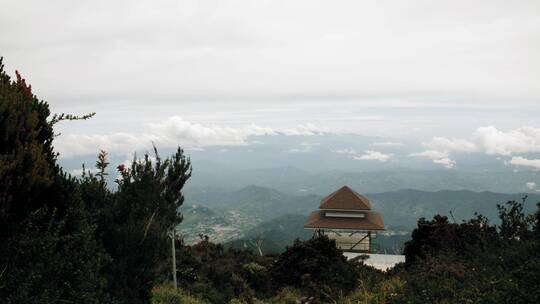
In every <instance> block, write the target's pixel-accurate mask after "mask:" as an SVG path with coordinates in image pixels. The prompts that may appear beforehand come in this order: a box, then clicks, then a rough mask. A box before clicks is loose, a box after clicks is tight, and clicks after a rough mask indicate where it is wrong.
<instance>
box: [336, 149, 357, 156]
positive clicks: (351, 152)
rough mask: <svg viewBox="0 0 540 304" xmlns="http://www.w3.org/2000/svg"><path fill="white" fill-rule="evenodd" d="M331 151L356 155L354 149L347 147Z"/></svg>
mask: <svg viewBox="0 0 540 304" xmlns="http://www.w3.org/2000/svg"><path fill="white" fill-rule="evenodd" d="M333 152H334V153H337V154H345V155H356V154H357V153H356V150H355V149H349V148H345V149H340V150H335V151H333Z"/></svg>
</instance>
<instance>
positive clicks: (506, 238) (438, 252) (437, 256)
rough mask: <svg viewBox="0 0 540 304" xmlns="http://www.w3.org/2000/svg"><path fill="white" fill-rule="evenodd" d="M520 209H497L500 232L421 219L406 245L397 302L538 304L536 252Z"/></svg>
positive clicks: (476, 223) (539, 261)
mask: <svg viewBox="0 0 540 304" xmlns="http://www.w3.org/2000/svg"><path fill="white" fill-rule="evenodd" d="M522 204H524V201H523V202H516V201H511V202H508V203H507V204H506V206H502V205H501V206H499V214H500V217H501V225H500V226H499V227H495V226H490V225H488V224H487V221H486V220H485V219H482V218H481V217H479V219H476V220H471V221H469V222H465V223H462V224H450V223H448V222H447V221H446V220H445V219H443V218H441V217H436V218H434V220H433V221H425V220H423V219H421V220H420V221H419V224H418V228H417V229H416V230H415V231H414V232H413V240H412V241H411V242H409V243H407V244H406V246H407V247H406V248H405V252H406V254H407V256H406V258H407V269H406V271H403V273H402V275H403V277H404V278H405V279H406V287H405V292H404V293H403V294H401V295H400V297H399V299H400V301H402V302H410V303H420V302H422V303H425V302H429V303H509V302H515V303H538V301H540V291H539V290H540V289H539V288H538V286H540V275H539V273H540V257H539V255H538V249H540V246H539V243H538V240H537V239H534V238H531V237H530V236H531V235H532V231H531V230H530V228H529V227H530V226H531V225H529V224H528V222H527V217H525V215H524V214H523V213H522V210H523V206H520V205H522ZM529 218H532V217H529ZM497 228H498V229H497Z"/></svg>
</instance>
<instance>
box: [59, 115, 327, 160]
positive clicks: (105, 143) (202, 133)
mask: <svg viewBox="0 0 540 304" xmlns="http://www.w3.org/2000/svg"><path fill="white" fill-rule="evenodd" d="M323 132H325V130H324V129H320V128H318V127H316V126H315V125H313V124H301V125H298V126H297V127H296V128H293V129H285V130H274V129H271V128H266V127H261V126H258V125H255V124H251V125H247V126H243V127H238V128H233V127H226V126H219V125H203V124H199V123H193V122H190V121H187V120H184V119H183V118H182V117H179V116H172V117H169V118H168V119H166V120H164V121H163V122H159V123H150V124H147V125H146V126H145V130H144V132H143V133H141V134H130V133H125V132H119V133H111V134H92V135H88V134H64V135H61V136H59V137H58V138H57V139H56V140H55V147H56V150H57V151H59V152H60V154H61V155H62V156H64V157H71V156H75V155H91V154H96V153H97V152H98V151H99V150H106V151H108V152H110V153H116V154H129V153H131V152H133V151H136V150H144V149H150V148H151V147H152V143H154V144H156V145H158V146H160V147H176V146H178V145H180V146H183V147H184V148H186V149H201V148H202V147H208V146H238V145H247V144H248V142H247V138H248V137H249V136H257V135H276V134H285V135H291V136H292V135H315V134H321V133H323Z"/></svg>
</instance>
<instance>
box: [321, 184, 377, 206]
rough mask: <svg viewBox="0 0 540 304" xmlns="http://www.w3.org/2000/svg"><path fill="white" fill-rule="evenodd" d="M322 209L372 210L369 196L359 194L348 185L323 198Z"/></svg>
mask: <svg viewBox="0 0 540 304" xmlns="http://www.w3.org/2000/svg"><path fill="white" fill-rule="evenodd" d="M319 208H320V209H346V210H371V204H370V203H369V200H368V199H367V197H365V196H363V195H361V194H358V193H357V192H356V191H354V190H352V189H351V188H349V187H348V186H343V187H341V188H339V190H337V191H335V192H333V193H331V194H330V195H328V196H327V197H325V198H323V199H322V200H321V206H320V207H319Z"/></svg>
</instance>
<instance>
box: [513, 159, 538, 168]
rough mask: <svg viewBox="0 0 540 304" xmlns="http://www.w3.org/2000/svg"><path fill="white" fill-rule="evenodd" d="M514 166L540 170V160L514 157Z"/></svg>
mask: <svg viewBox="0 0 540 304" xmlns="http://www.w3.org/2000/svg"><path fill="white" fill-rule="evenodd" d="M510 164H512V165H514V166H522V167H531V168H535V169H537V170H540V159H527V158H524V157H521V156H514V157H512V159H511V160H510Z"/></svg>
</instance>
